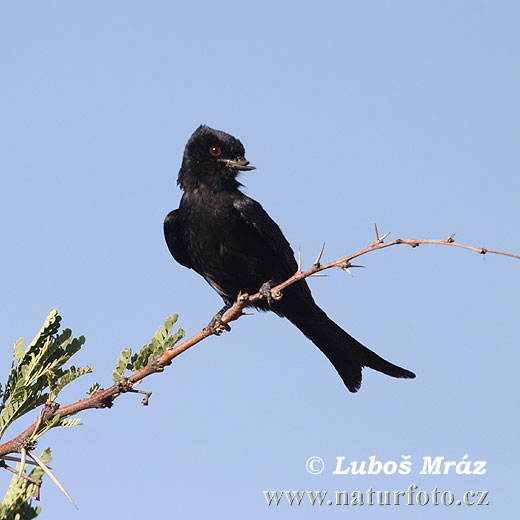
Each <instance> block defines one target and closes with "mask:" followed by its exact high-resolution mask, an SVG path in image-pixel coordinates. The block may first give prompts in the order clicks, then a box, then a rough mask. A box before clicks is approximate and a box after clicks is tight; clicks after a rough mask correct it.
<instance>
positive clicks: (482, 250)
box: [479, 247, 487, 260]
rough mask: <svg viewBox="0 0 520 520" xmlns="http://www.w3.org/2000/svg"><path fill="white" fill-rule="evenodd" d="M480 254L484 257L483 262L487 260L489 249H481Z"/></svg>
mask: <svg viewBox="0 0 520 520" xmlns="http://www.w3.org/2000/svg"><path fill="white" fill-rule="evenodd" d="M479 253H480V254H481V255H482V260H485V259H486V253H487V249H486V248H485V247H483V248H481V249H480V251H479Z"/></svg>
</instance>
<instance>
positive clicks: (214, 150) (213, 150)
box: [209, 146, 221, 157]
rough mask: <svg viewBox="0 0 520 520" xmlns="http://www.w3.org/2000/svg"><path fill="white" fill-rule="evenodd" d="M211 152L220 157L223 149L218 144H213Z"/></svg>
mask: <svg viewBox="0 0 520 520" xmlns="http://www.w3.org/2000/svg"><path fill="white" fill-rule="evenodd" d="M209 153H210V154H211V155H214V156H215V157H218V156H219V155H220V153H221V150H220V148H219V147H218V146H212V147H211V148H210V149H209Z"/></svg>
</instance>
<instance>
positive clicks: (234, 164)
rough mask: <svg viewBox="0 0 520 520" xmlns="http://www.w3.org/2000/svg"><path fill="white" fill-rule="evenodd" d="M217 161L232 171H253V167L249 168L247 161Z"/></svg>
mask: <svg viewBox="0 0 520 520" xmlns="http://www.w3.org/2000/svg"><path fill="white" fill-rule="evenodd" d="M218 161H219V162H221V163H223V164H225V165H226V166H227V167H228V168H232V169H233V170H240V171H249V170H254V169H255V167H254V166H250V165H249V161H246V160H245V159H218Z"/></svg>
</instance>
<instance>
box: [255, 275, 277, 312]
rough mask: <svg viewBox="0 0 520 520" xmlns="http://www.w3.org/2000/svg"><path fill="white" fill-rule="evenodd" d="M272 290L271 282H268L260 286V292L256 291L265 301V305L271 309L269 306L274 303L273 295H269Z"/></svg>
mask: <svg viewBox="0 0 520 520" xmlns="http://www.w3.org/2000/svg"><path fill="white" fill-rule="evenodd" d="M272 288H273V282H272V280H269V281H268V282H265V283H264V284H263V285H262V287H260V290H259V291H258V293H259V294H260V296H261V297H262V299H264V300H265V301H266V303H267V305H269V307H271V305H272V304H273V301H274V298H273V295H272V293H271V289H272Z"/></svg>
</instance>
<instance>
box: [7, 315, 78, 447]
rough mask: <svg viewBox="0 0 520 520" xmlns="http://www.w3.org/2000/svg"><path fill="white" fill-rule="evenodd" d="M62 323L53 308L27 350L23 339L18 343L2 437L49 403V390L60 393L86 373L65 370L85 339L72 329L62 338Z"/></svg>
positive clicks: (9, 381) (8, 388)
mask: <svg viewBox="0 0 520 520" xmlns="http://www.w3.org/2000/svg"><path fill="white" fill-rule="evenodd" d="M60 322H61V317H60V316H59V315H58V311H57V310H56V309H52V310H51V311H50V312H49V314H48V316H47V318H46V319H45V322H44V324H43V326H42V328H41V329H40V331H39V332H38V334H36V336H35V337H34V339H33V340H32V342H31V343H30V344H29V345H28V346H27V347H26V348H25V350H24V341H23V339H19V340H18V341H17V342H16V343H15V348H14V356H13V357H14V359H13V362H12V365H11V370H10V372H9V378H8V380H7V384H6V387H5V390H4V394H3V396H2V406H1V409H2V411H1V414H0V437H1V436H2V435H3V433H4V432H5V430H6V428H8V427H9V425H10V424H12V423H13V421H15V420H16V419H17V418H18V417H21V416H22V415H24V414H26V413H27V412H29V411H31V410H34V409H35V408H37V407H38V406H41V405H42V404H43V403H44V402H45V401H46V400H47V398H48V393H47V392H46V391H45V390H46V389H47V388H49V387H51V388H52V389H53V391H54V390H56V389H57V391H58V392H59V391H60V390H61V389H62V388H63V387H64V385H65V384H67V383H68V382H70V380H72V379H74V378H76V377H79V375H82V374H83V373H86V372H84V370H85V369H80V370H81V372H80V373H79V374H74V375H72V376H71V375H70V374H71V373H72V372H73V371H71V370H70V369H69V370H68V371H64V370H63V369H62V368H61V367H62V366H63V365H64V364H65V363H66V362H67V361H68V360H69V359H70V357H71V356H72V355H74V354H75V353H76V352H77V351H78V350H79V349H80V348H81V346H82V345H83V344H84V342H85V338H84V337H83V336H82V337H80V338H73V337H72V332H71V331H70V330H69V329H65V330H64V331H63V332H62V333H61V334H59V335H58V330H59V327H60ZM74 370H75V369H74ZM66 374H69V375H67V376H66ZM61 378H64V379H63V380H62V379H61ZM69 378H70V380H69Z"/></svg>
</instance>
